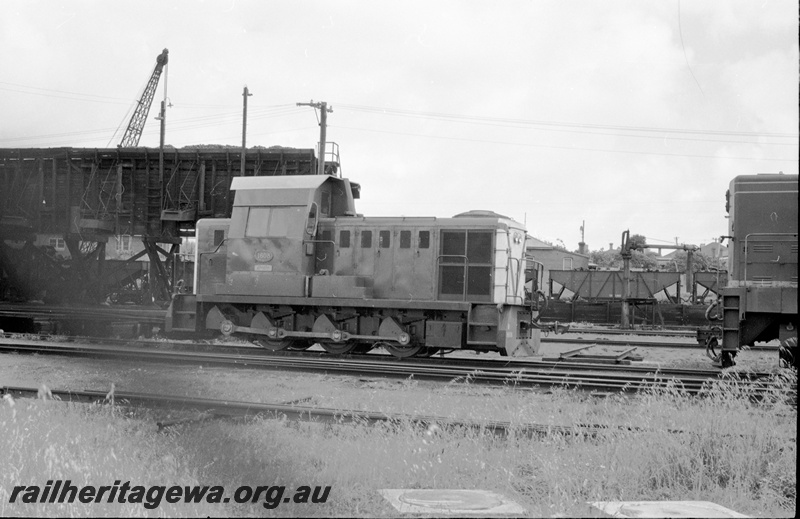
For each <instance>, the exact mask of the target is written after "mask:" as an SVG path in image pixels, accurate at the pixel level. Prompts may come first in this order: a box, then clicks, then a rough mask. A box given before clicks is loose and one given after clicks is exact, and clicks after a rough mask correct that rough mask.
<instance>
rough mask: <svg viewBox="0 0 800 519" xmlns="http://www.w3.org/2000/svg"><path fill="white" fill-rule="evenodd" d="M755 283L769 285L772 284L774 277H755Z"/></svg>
mask: <svg viewBox="0 0 800 519" xmlns="http://www.w3.org/2000/svg"><path fill="white" fill-rule="evenodd" d="M753 283H755V284H758V285H769V284H771V283H772V276H753Z"/></svg>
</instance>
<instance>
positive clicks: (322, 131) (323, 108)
mask: <svg viewBox="0 0 800 519" xmlns="http://www.w3.org/2000/svg"><path fill="white" fill-rule="evenodd" d="M297 106H311V107H313V108H318V109H319V110H320V114H321V115H320V121H319V161H318V166H319V167H318V169H317V174H318V175H324V174H325V136H326V131H327V127H328V112H333V108H328V103H326V102H324V101H323V102H321V103H315V102H314V101H313V100H312V101H311V102H310V103H297Z"/></svg>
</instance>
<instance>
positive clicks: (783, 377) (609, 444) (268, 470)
mask: <svg viewBox="0 0 800 519" xmlns="http://www.w3.org/2000/svg"><path fill="white" fill-rule="evenodd" d="M775 377H776V383H777V386H776V389H775V390H774V392H773V393H772V394H771V395H769V396H768V397H767V398H765V399H763V400H761V401H754V400H753V399H751V398H750V397H751V396H752V395H751V393H750V392H749V390H748V389H747V387H746V386H745V385H744V384H740V383H739V380H738V379H737V378H736V377H735V376H733V377H730V378H728V379H726V380H723V381H720V382H716V383H714V384H713V385H709V386H708V388H707V392H706V393H705V394H704V395H703V396H701V397H699V398H698V397H692V396H689V395H687V394H685V393H684V392H683V391H682V390H681V389H680V387H677V386H669V387H667V388H665V389H657V390H656V389H653V390H649V391H645V392H643V393H641V394H640V395H638V396H637V397H635V398H625V397H621V396H620V397H610V398H606V399H603V400H595V399H592V398H591V397H587V396H586V394H585V393H581V392H578V391H573V390H566V389H558V390H556V391H555V392H554V394H553V395H552V399H551V400H552V405H548V406H547V407H546V409H544V408H542V407H540V406H538V404H537V403H536V401H534V400H532V399H531V401H530V403H523V404H521V405H520V406H519V408H518V409H517V413H516V416H515V418H514V419H515V420H517V421H519V422H520V423H522V422H526V421H527V422H537V423H542V424H553V425H561V424H564V423H573V424H578V423H584V424H587V423H591V424H599V425H608V426H609V428H608V432H607V433H606V434H602V435H598V436H595V437H593V436H588V435H582V434H580V433H579V431H578V429H576V430H575V433H576V434H571V435H566V434H554V435H550V436H544V437H538V438H533V439H531V438H528V437H525V436H523V435H515V434H513V433H512V434H511V436H510V437H509V438H498V437H495V436H492V435H490V434H488V433H487V434H483V433H480V432H476V431H474V430H470V429H461V428H457V427H446V426H441V427H431V428H425V427H420V426H417V425H414V424H412V423H407V422H400V423H384V424H379V425H374V426H372V425H368V424H354V425H353V424H350V425H326V424H318V423H297V422H288V421H285V420H276V419H266V418H259V419H251V420H247V421H245V422H244V423H241V422H230V421H208V422H202V423H199V424H197V423H196V424H191V425H183V426H178V427H175V428H173V429H171V432H170V433H169V434H156V433H155V431H154V430H153V429H154V428H153V426H152V425H149V424H150V423H151V422H147V421H145V420H142V419H140V418H131V417H120V416H119V414H117V415H116V416H112V415H111V411H110V410H109V409H108V406H106V407H104V408H98V407H97V406H95V407H93V408H84V407H81V406H65V405H61V406H54V405H52V403H49V402H33V403H31V404H29V405H28V406H27V407H26V409H25V411H24V413H23V412H21V411H20V408H21V407H22V404H21V402H20V401H18V403H17V406H16V407H14V408H13V409H12V408H10V407H9V406H8V405H7V404H6V405H4V406H3V407H2V413H1V414H0V423H2V427H3V428H4V429H5V430H7V431H11V434H6V435H4V436H5V437H4V438H3V439H2V440H0V448H2V450H3V452H9V453H11V456H10V458H9V460H8V461H2V462H0V467H2V476H0V477H2V478H3V480H2V488H3V489H8V488H10V486H13V485H15V484H40V485H41V484H43V481H42V480H43V479H52V478H57V477H59V478H68V477H71V478H72V479H73V480H76V479H80V478H81V477H83V478H84V480H85V481H95V482H97V483H96V484H110V482H113V480H114V479H120V478H125V479H130V480H132V481H134V480H135V481H136V483H137V484H167V485H168V484H171V482H175V483H176V484H180V485H191V484H198V483H199V484H211V485H213V484H222V485H226V487H227V488H228V489H233V488H235V487H237V486H239V485H251V486H256V485H285V486H286V487H287V492H291V491H292V490H293V489H295V488H296V487H299V486H301V485H311V486H315V485H319V486H328V485H329V486H331V492H330V496H329V499H328V501H327V502H326V503H325V504H313V505H312V504H293V503H292V504H282V505H281V506H279V507H277V508H275V509H273V510H267V509H264V508H263V507H261V506H258V504H241V505H233V504H231V505H229V506H226V507H223V505H207V506H206V507H205V508H201V509H188V508H186V506H187V505H180V507H179V508H173V509H166V508H164V506H165V505H162V507H161V508H159V509H158V510H157V511H154V512H158V513H160V514H165V515H171V516H172V515H201V514H202V515H206V514H211V515H226V514H232V515H243V516H251V515H258V516H262V515H264V516H387V517H390V516H396V515H397V512H396V511H395V510H394V509H393V508H391V507H390V506H389V505H388V503H387V502H385V501H384V500H383V498H382V497H381V496H380V495H379V494H378V492H377V491H378V490H379V489H383V488H462V489H485V490H492V491H495V492H498V493H501V494H504V495H506V496H508V497H510V498H512V499H513V500H515V501H516V502H518V503H519V504H521V505H522V506H524V507H525V508H526V510H527V511H528V513H529V514H530V515H532V516H539V517H541V516H575V515H577V516H581V515H586V514H587V513H588V509H587V505H586V503H587V502H589V501H607V500H631V501H632V500H700V501H712V502H715V503H718V504H720V505H723V506H726V507H728V508H731V509H733V510H736V511H738V512H740V513H744V514H747V515H752V516H761V517H794V515H795V511H796V508H795V507H796V504H795V502H796V490H795V486H796V457H797V450H796V449H797V447H796V441H797V432H796V426H797V409H796V407H794V406H793V405H792V404H791V403H790V402H787V401H786V393H787V392H788V388H789V387H790V386H791V385H792V384H796V381H797V379H796V374H789V373H785V372H782V373H779V374H776V375H775ZM458 389H459V390H460V391H465V392H467V391H470V390H474V391H476V392H478V393H480V394H485V388H480V387H472V386H471V385H470V384H459V388H458ZM453 390H454V388H453V387H451V388H449V391H453ZM506 391H507V392H508V393H519V395H515V396H520V395H522V396H524V395H525V394H529V393H526V392H525V391H524V390H514V389H508V390H506ZM486 398H498V397H497V396H491V395H487V396H486ZM500 398H502V397H500ZM523 401H524V400H523ZM15 409H16V410H17V414H16V416H15V417H14V416H12V415H13V411H14V410H15ZM430 411H431V410H430V409H429V408H427V404H426V409H425V410H424V412H425V413H430ZM480 413H481V411H479V410H478V409H476V410H475V413H474V414H473V415H472V416H471V418H473V419H480V418H481V417H482V416H481V415H480ZM9 420H10V421H9ZM618 426H623V427H621V428H620V427H618ZM624 426H629V427H627V428H626V427H624ZM4 464H5V465H4ZM165 480H169V481H168V482H165ZM147 482H152V483H147ZM195 482H198V483H195ZM2 492H3V490H0V514H2V515H9V514H10V515H19V514H20V513H25V514H29V513H30V514H31V515H35V514H37V513H38V514H44V515H87V514H90V515H106V509H102V508H98V507H100V506H101V505H88V506H90V507H91V508H88V509H87V508H74V509H65V510H60V509H52V508H50V507H51V506H53V505H48V506H47V507H45V508H39V509H38V510H36V509H35V508H36V507H35V506H32V505H25V506H27V507H30V509H31V510H30V511H29V510H28V508H10V507H9V506H8V505H7V504H6V502H7V498H3V497H2V494H1V493H2ZM76 506H84V507H85V506H87V505H76ZM109 506H110V505H109ZM171 506H178V505H171ZM108 512H109V514H118V513H121V514H122V515H146V514H147V513H150V512H148V511H145V510H143V509H142V508H141V507H139V508H131V509H122V510H117V509H113V510H112V509H109V510H108Z"/></svg>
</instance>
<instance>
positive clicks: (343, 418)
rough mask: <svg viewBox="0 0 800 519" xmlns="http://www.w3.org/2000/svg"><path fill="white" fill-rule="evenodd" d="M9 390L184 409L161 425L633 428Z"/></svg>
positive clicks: (536, 431) (550, 430)
mask: <svg viewBox="0 0 800 519" xmlns="http://www.w3.org/2000/svg"><path fill="white" fill-rule="evenodd" d="M5 394H8V395H11V396H12V397H14V398H42V397H44V398H45V399H54V400H59V401H61V402H79V403H103V404H119V405H124V406H126V407H144V408H148V409H163V408H167V409H169V410H170V412H171V413H174V412H176V411H183V412H184V413H185V415H186V417H185V418H183V419H172V420H167V421H159V422H157V425H158V427H159V429H165V428H168V427H173V426H177V425H185V424H191V423H195V422H201V421H205V420H209V419H219V418H223V419H238V418H245V417H253V416H263V417H268V418H280V419H283V418H285V419H287V420H292V421H302V422H316V423H327V424H335V425H342V424H350V423H358V424H364V423H368V424H371V425H373V424H377V423H386V422H388V423H394V424H411V425H413V426H418V427H423V428H428V430H435V429H434V426H435V427H439V428H461V429H470V430H474V431H476V432H479V433H490V434H493V435H496V436H501V437H505V436H507V435H508V434H509V433H512V432H513V434H514V435H515V436H516V435H524V436H528V437H535V436H547V435H552V434H561V435H590V436H597V435H598V434H601V433H608V432H612V431H614V430H633V429H635V428H633V427H628V426H619V427H616V428H614V427H609V426H605V425H597V424H574V425H553V424H535V423H512V422H508V421H497V420H453V419H450V418H445V417H441V416H432V415H416V414H406V413H385V412H381V411H360V410H359V411H356V410H348V409H332V408H324V407H311V406H303V405H299V404H298V403H296V402H285V403H265V402H244V401H234V400H215V399H209V398H192V397H179V396H172V395H159V394H153V393H130V392H114V394H113V400H112V395H111V394H110V393H108V392H105V391H93V390H83V391H74V390H52V389H48V390H46V392H44V394H43V391H42V389H40V388H31V387H14V386H4V387H0V395H5Z"/></svg>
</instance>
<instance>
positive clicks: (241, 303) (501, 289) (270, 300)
mask: <svg viewBox="0 0 800 519" xmlns="http://www.w3.org/2000/svg"><path fill="white" fill-rule="evenodd" d="M352 187H353V186H352V184H351V183H350V182H349V181H347V180H346V179H341V178H337V177H332V176H328V175H322V176H309V177H269V178H267V177H264V178H237V179H235V180H234V182H233V186H232V189H234V190H235V191H236V198H235V201H234V207H233V211H232V215H231V218H229V219H204V220H201V221H199V222H198V224H197V246H198V261H197V268H196V270H195V273H196V278H195V282H194V287H195V293H194V294H191V295H190V294H183V295H181V294H179V295H176V296H175V297H174V299H173V303H172V306H171V308H170V311H169V312H168V319H167V329H168V330H170V331H185V332H202V331H204V330H215V331H221V332H222V333H224V334H226V335H230V334H236V335H240V336H242V337H245V338H248V339H250V340H253V341H255V342H257V343H259V344H261V345H262V346H264V347H265V348H268V349H271V350H281V349H287V348H289V349H305V348H308V347H310V346H311V345H312V344H315V343H319V344H321V345H322V347H323V348H325V349H326V350H327V351H328V352H330V353H336V354H340V353H346V352H349V351H354V350H356V351H365V350H368V349H370V348H373V347H376V346H382V347H383V348H385V349H386V350H388V351H389V352H390V353H392V354H393V355H395V356H398V357H406V356H411V355H423V356H424V355H430V354H432V353H435V352H437V351H440V350H453V349H472V350H476V351H499V352H500V353H501V354H508V355H531V354H534V353H535V352H536V351H537V350H538V345H539V330H538V329H536V326H535V324H534V322H533V321H534V320H535V318H536V312H535V311H534V310H533V309H532V306H531V304H530V300H529V298H527V297H526V291H525V282H526V266H527V264H526V260H525V240H526V232H525V229H524V228H523V227H522V225H520V224H519V223H517V222H514V221H513V220H510V219H508V218H506V217H503V216H500V215H497V214H495V213H490V212H485V211H477V212H470V213H465V214H462V215H458V216H456V217H453V218H419V217H418V218H406V217H397V218H376V217H365V216H361V215H358V214H356V211H355V206H354V198H357V196H358V193H357V191H356V192H355V193H354V192H353V189H352ZM529 277H530V276H529Z"/></svg>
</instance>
